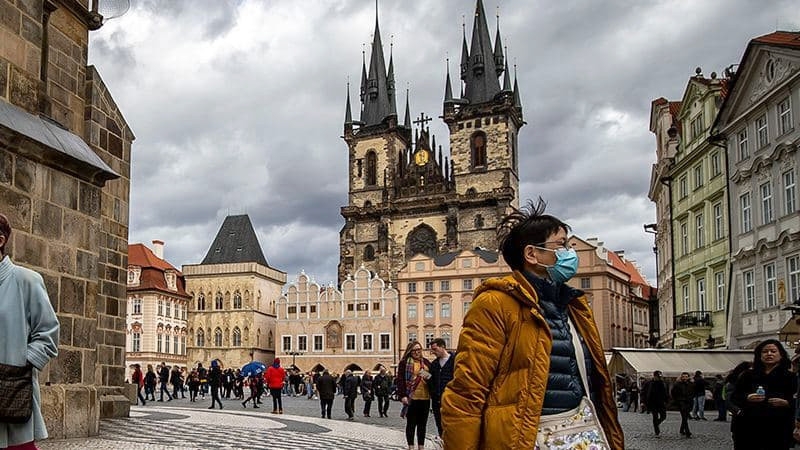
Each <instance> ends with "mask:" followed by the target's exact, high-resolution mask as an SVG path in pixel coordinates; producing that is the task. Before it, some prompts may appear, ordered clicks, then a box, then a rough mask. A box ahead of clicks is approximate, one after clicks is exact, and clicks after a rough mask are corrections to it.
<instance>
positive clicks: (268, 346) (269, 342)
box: [267, 331, 273, 348]
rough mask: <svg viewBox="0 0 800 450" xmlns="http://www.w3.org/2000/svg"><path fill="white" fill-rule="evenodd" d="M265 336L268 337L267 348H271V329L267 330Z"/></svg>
mask: <svg viewBox="0 0 800 450" xmlns="http://www.w3.org/2000/svg"><path fill="white" fill-rule="evenodd" d="M267 338H268V341H267V348H272V345H273V342H272V331H270V332H269V335H268V336H267Z"/></svg>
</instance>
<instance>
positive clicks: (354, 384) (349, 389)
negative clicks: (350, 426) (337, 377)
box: [342, 369, 358, 421]
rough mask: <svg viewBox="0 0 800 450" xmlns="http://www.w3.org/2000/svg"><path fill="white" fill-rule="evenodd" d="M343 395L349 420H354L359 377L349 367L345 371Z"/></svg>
mask: <svg viewBox="0 0 800 450" xmlns="http://www.w3.org/2000/svg"><path fill="white" fill-rule="evenodd" d="M342 396H344V412H345V414H347V420H351V421H352V420H354V419H353V415H354V413H355V409H356V397H357V396H358V378H356V376H355V375H353V371H352V370H349V369H348V370H345V371H344V376H343V377H342Z"/></svg>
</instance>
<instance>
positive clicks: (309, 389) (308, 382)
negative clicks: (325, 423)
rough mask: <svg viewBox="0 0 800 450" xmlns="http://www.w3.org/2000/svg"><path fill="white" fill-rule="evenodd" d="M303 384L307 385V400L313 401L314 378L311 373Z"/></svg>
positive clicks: (304, 378) (304, 379)
mask: <svg viewBox="0 0 800 450" xmlns="http://www.w3.org/2000/svg"><path fill="white" fill-rule="evenodd" d="M303 382H304V383H305V384H306V398H308V399H309V400H312V399H313V398H314V377H313V375H312V374H311V372H308V373H307V374H306V376H305V377H303Z"/></svg>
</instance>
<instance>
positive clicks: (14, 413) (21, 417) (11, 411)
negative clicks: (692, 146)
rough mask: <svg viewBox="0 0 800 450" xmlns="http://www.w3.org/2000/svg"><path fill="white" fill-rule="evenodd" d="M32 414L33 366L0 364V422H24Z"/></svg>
mask: <svg viewBox="0 0 800 450" xmlns="http://www.w3.org/2000/svg"><path fill="white" fill-rule="evenodd" d="M32 414H33V366H32V365H30V364H28V365H26V366H22V367H20V366H11V365H8V364H0V423H15V424H20V423H26V422H28V421H29V420H30V419H31V415H32Z"/></svg>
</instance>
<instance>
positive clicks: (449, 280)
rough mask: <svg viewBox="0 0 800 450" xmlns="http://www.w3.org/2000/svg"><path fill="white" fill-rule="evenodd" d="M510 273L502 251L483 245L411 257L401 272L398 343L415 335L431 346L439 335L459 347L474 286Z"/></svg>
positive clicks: (403, 344)
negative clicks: (483, 246) (486, 247)
mask: <svg viewBox="0 0 800 450" xmlns="http://www.w3.org/2000/svg"><path fill="white" fill-rule="evenodd" d="M510 272H511V269H510V268H509V267H508V265H507V264H506V263H505V261H503V257H502V255H499V254H498V253H497V252H496V251H491V250H485V249H482V248H475V249H474V250H460V251H455V252H450V253H444V254H441V255H438V256H435V257H430V256H426V255H423V254H417V255H415V256H414V257H412V258H411V259H410V260H409V261H408V264H407V265H406V266H405V267H404V268H403V269H402V270H401V271H400V272H399V273H398V275H397V286H398V288H399V291H400V320H399V324H398V327H399V330H400V339H401V340H402V341H401V343H400V344H401V345H400V347H401V348H405V345H406V344H407V343H408V342H411V341H413V340H418V341H420V342H421V343H422V344H423V345H424V346H425V347H427V346H428V345H429V344H430V342H431V341H432V340H433V339H435V338H442V339H444V340H445V342H446V343H447V347H448V348H449V349H455V348H456V347H458V336H459V334H460V333H461V324H462V322H463V321H464V315H465V314H466V313H467V311H468V310H469V306H470V304H471V303H472V298H473V292H474V289H475V288H477V287H478V286H480V284H481V283H482V282H483V281H484V280H486V279H487V278H493V277H502V276H505V275H507V274H509V273H510Z"/></svg>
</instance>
